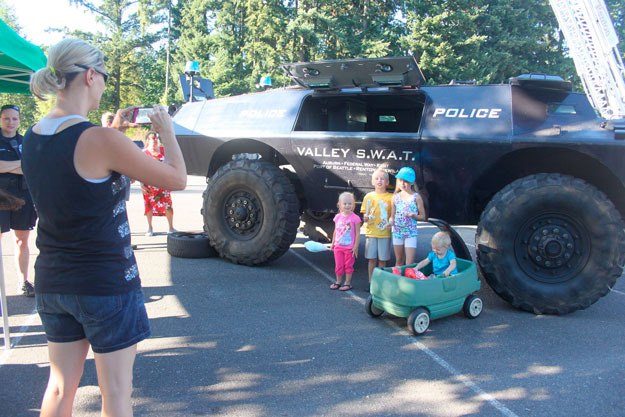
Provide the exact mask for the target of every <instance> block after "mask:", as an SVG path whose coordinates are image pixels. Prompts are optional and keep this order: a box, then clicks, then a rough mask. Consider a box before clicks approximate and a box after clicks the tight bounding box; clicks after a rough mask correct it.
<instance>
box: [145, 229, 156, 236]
mask: <svg viewBox="0 0 625 417" xmlns="http://www.w3.org/2000/svg"><path fill="white" fill-rule="evenodd" d="M145 235H146V236H154V232H153V231H152V229H148V231H147V232H145Z"/></svg>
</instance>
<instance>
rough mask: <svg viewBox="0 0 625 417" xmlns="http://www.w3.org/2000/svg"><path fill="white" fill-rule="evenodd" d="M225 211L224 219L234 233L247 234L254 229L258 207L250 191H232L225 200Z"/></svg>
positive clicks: (258, 215)
mask: <svg viewBox="0 0 625 417" xmlns="http://www.w3.org/2000/svg"><path fill="white" fill-rule="evenodd" d="M225 211H226V213H225V214H226V221H227V223H228V225H229V226H230V229H231V230H232V231H233V232H235V233H236V234H239V235H247V234H250V233H253V232H254V231H255V230H256V226H257V225H258V220H259V219H260V207H259V205H258V204H257V203H256V198H255V197H254V195H252V194H251V193H248V192H237V193H234V194H233V195H232V196H230V198H228V199H227V200H226V204H225Z"/></svg>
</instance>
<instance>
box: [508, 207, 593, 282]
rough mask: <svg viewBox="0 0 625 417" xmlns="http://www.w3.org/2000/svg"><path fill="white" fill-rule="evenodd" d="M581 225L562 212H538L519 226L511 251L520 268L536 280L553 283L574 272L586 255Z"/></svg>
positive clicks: (568, 277) (585, 243) (579, 267)
mask: <svg viewBox="0 0 625 417" xmlns="http://www.w3.org/2000/svg"><path fill="white" fill-rule="evenodd" d="M583 236H585V232H584V229H583V227H582V226H581V225H580V224H579V223H578V222H576V221H575V220H573V219H571V218H569V217H567V216H564V215H541V216H538V217H536V218H534V219H532V220H530V221H528V222H527V223H526V224H525V225H524V226H523V227H522V228H521V230H520V233H519V238H518V239H517V240H516V242H515V252H516V256H517V260H518V262H519V265H520V266H521V268H522V269H523V270H524V271H525V272H526V273H527V274H528V275H529V276H531V277H533V278H534V279H536V280H538V281H542V282H548V283H556V282H562V281H565V280H567V279H570V277H572V276H574V275H575V273H576V272H577V271H579V270H580V269H581V268H582V267H583V266H584V264H585V263H586V260H587V259H588V256H589V248H588V247H587V245H588V243H587V242H588V239H584V238H583Z"/></svg>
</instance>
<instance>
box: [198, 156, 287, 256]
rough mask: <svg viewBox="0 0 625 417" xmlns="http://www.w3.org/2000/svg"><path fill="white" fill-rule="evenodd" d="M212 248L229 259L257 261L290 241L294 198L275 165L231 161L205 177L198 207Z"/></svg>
mask: <svg viewBox="0 0 625 417" xmlns="http://www.w3.org/2000/svg"><path fill="white" fill-rule="evenodd" d="M202 214H203V217H204V228H205V230H206V233H207V234H208V237H209V239H210V241H211V244H212V245H213V247H214V248H215V249H216V250H217V252H219V254H220V255H221V256H222V257H224V258H226V259H228V260H229V261H231V262H234V263H239V264H245V265H259V264H264V263H267V262H271V261H273V260H275V259H277V258H279V257H280V256H282V255H283V254H284V253H285V252H286V251H287V250H288V249H289V246H290V245H291V243H293V241H294V240H295V236H296V234H297V226H298V224H299V202H298V201H297V198H296V195H295V192H294V190H293V186H292V185H291V183H290V182H289V180H288V179H287V177H286V176H285V175H284V174H283V173H282V172H281V171H280V169H278V168H277V167H275V166H273V165H271V164H270V163H268V162H263V161H258V160H236V161H232V162H230V163H228V164H227V165H224V166H223V167H221V168H220V169H219V170H218V171H217V172H216V173H215V175H214V176H213V177H212V178H211V179H210V181H209V182H208V186H207V188H206V191H205V192H204V206H203V209H202Z"/></svg>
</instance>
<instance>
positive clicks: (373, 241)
mask: <svg viewBox="0 0 625 417" xmlns="http://www.w3.org/2000/svg"><path fill="white" fill-rule="evenodd" d="M365 258H366V259H378V260H380V261H390V260H391V238H390V237H367V241H366V242H365Z"/></svg>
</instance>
